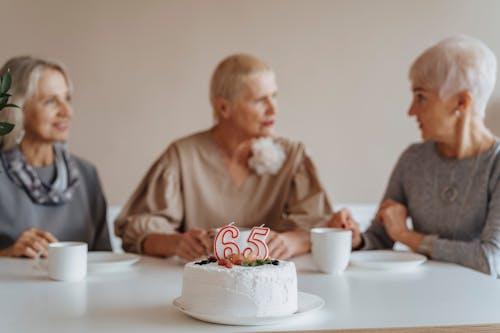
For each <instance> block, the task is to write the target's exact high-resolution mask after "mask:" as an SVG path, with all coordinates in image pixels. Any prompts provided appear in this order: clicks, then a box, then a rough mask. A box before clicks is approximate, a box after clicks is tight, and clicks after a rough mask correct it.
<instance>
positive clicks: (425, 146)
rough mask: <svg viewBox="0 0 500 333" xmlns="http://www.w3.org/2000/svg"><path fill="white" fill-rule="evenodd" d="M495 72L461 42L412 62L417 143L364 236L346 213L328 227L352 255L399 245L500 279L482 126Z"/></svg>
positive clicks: (468, 41)
mask: <svg viewBox="0 0 500 333" xmlns="http://www.w3.org/2000/svg"><path fill="white" fill-rule="evenodd" d="M496 69H497V65H496V59H495V55H494V54H493V52H492V51H491V50H490V49H489V48H488V47H487V46H486V45H485V44H484V43H482V42H481V41H479V40H477V39H474V38H471V37H466V36H457V37H451V38H447V39H444V40H443V41H441V42H439V43H437V44H436V45H434V46H432V47H431V48H429V49H427V50H426V51H425V52H423V53H422V54H421V55H420V56H419V57H418V58H417V59H416V60H415V62H414V63H413V65H412V66H411V68H410V73H409V77H410V80H411V83H412V91H413V102H412V104H411V106H410V109H409V112H408V113H409V115H410V116H412V117H415V118H416V120H417V122H418V125H419V129H420V131H421V134H422V139H423V140H424V142H422V143H417V144H413V145H411V146H410V147H408V148H407V149H406V151H404V152H403V154H402V155H401V157H400V158H399V161H398V162H397V164H396V166H395V168H394V170H393V172H392V175H391V177H390V181H389V185H388V186H387V190H386V193H385V195H384V198H383V201H382V203H381V205H380V208H379V210H378V212H377V214H376V217H375V219H374V221H373V223H372V224H371V226H370V227H369V228H368V230H367V231H366V232H364V233H363V234H360V233H359V229H358V226H357V224H356V223H355V222H354V221H353V220H352V217H351V215H350V213H349V212H348V211H347V210H342V211H340V212H338V213H337V214H335V216H334V218H333V219H332V220H331V221H330V225H331V226H336V227H343V228H348V229H351V230H352V231H353V243H352V245H353V249H363V250H370V249H378V248H391V247H392V246H393V244H394V242H400V243H403V244H405V245H407V246H408V247H409V248H411V249H412V250H413V251H416V252H420V253H422V254H425V255H427V256H428V257H430V258H431V259H434V260H440V261H446V262H452V263H456V264H459V265H463V266H467V267H470V268H472V269H475V270H478V271H481V272H484V273H487V274H490V275H491V276H494V277H499V276H500V183H499V181H500V144H499V142H498V140H497V138H496V137H495V136H494V135H493V134H492V133H491V131H490V130H489V129H488V128H487V127H486V126H485V124H484V120H483V119H484V115H485V109H486V104H487V102H488V99H489V97H490V95H491V93H492V91H493V87H494V85H495V80H496ZM408 217H410V218H411V220H412V222H413V230H410V229H408V227H407V224H406V220H407V218H408Z"/></svg>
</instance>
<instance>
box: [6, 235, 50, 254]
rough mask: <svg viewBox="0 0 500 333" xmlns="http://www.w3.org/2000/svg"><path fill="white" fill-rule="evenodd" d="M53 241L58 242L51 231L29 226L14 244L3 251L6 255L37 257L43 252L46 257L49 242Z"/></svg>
mask: <svg viewBox="0 0 500 333" xmlns="http://www.w3.org/2000/svg"><path fill="white" fill-rule="evenodd" d="M53 242H57V238H55V237H54V236H53V235H52V234H51V233H50V232H48V231H43V230H39V229H35V228H29V229H28V230H25V231H24V232H23V233H22V234H21V235H20V236H19V238H18V239H17V240H16V242H15V243H14V245H12V246H11V247H9V248H7V249H5V250H3V251H2V252H3V255H6V256H11V257H28V258H35V257H36V255H37V254H38V253H39V252H42V256H43V257H45V256H46V255H47V249H48V247H49V244H50V243H53Z"/></svg>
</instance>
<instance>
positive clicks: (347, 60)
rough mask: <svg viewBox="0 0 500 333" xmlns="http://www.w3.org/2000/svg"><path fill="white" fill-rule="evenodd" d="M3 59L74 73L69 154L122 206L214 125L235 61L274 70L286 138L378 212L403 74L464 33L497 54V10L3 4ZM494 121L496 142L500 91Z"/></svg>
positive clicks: (401, 126)
mask: <svg viewBox="0 0 500 333" xmlns="http://www.w3.org/2000/svg"><path fill="white" fill-rule="evenodd" d="M0 6H1V7H0V8H1V9H0V11H1V13H2V15H1V19H0V29H1V31H2V46H1V47H0V61H1V62H4V61H5V60H7V59H8V58H10V57H11V56H14V55H20V54H32V55H36V56H40V57H46V58H51V59H57V60H60V61H62V62H63V63H65V64H66V66H67V67H68V69H69V72H70V75H71V77H72V79H73V82H74V86H75V94H74V107H75V111H76V112H75V117H74V121H73V127H72V132H71V138H70V146H71V149H72V151H73V152H74V153H76V154H78V155H80V156H82V157H84V158H86V159H88V160H90V161H92V162H93V163H94V164H96V165H97V167H98V169H99V172H100V176H101V178H102V181H103V185H104V189H105V192H106V194H107V197H108V201H109V203H110V204H112V205H115V204H120V203H123V202H124V201H125V200H126V199H127V198H128V196H129V195H130V194H131V192H132V190H133V189H134V188H135V186H136V185H137V183H138V182H139V180H140V178H141V177H142V176H143V174H144V173H145V172H146V170H147V168H148V167H149V166H150V165H151V163H152V162H153V160H154V159H156V157H157V156H158V155H159V154H160V153H161V152H162V151H163V150H164V149H165V148H166V146H167V145H168V144H169V143H170V142H171V141H172V140H174V139H175V138H177V137H179V136H183V135H186V134H189V133H192V132H194V131H198V130H202V129H205V128H207V127H209V126H210V125H211V124H212V119H211V110H210V106H209V102H208V82H209V78H210V75H211V72H212V70H213V68H214V67H215V65H216V64H217V63H218V61H220V60H221V59H222V58H223V57H225V56H227V55H229V54H231V53H234V52H246V53H252V54H255V55H258V56H260V57H262V58H263V59H265V60H266V61H267V62H268V63H270V64H271V65H272V66H273V67H274V68H275V70H276V72H277V75H278V84H279V87H280V92H279V103H280V114H279V118H278V132H279V134H281V135H284V136H288V137H291V138H294V139H296V140H301V141H303V142H304V143H305V144H306V146H307V148H308V152H309V154H310V155H311V156H312V158H313V160H314V161H315V163H316V165H317V168H318V169H319V173H320V176H321V178H322V180H323V182H324V185H325V187H326V189H327V190H328V192H329V194H330V197H331V199H332V201H334V202H377V201H378V200H379V199H380V197H381V195H382V192H383V191H384V188H385V184H386V182H387V179H388V177H389V174H390V172H391V169H392V167H393V165H394V163H395V161H396V160H397V158H398V156H399V154H400V153H401V152H402V150H403V149H404V148H405V147H406V146H407V145H408V144H409V143H411V142H414V141H418V140H419V133H418V130H417V126H416V125H415V121H414V120H412V119H410V118H408V117H407V115H406V111H407V107H408V105H409V103H410V99H411V94H410V91H409V82H408V80H407V70H408V66H409V64H410V63H411V61H412V60H413V59H414V58H415V57H416V56H417V55H418V53H420V52H421V51H422V50H423V49H424V48H426V47H428V46H430V45H431V44H433V43H435V42H437V41H438V40H440V39H441V38H444V37H446V36H449V35H452V34H457V33H464V34H469V35H472V36H476V37H478V38H480V39H482V40H483V41H485V42H486V43H487V44H488V45H489V46H490V47H491V48H492V50H493V51H494V52H495V53H496V54H497V55H500V35H499V31H500V1H496V0H490V1H487V0H482V1H481V0H475V1H465V0H420V1H404V0H379V1H369V0H366V1H360V0H345V1H344V0H337V1H336V0H330V1H319V0H309V1H306V0H304V1H297V0H289V1H284V0H279V1H277V0H274V1H273V0H267V1H232V0H228V1H225V0H224V1H223V0H218V1H195V0H172V1H160V0H141V1H125V0H122V1H120V0H86V1H69V0H43V1H42V0H0ZM489 109H490V110H489V113H488V117H487V123H488V124H489V125H490V127H491V128H492V129H493V130H494V131H495V132H496V133H497V134H500V110H499V109H500V89H499V88H498V87H497V88H496V90H495V92H494V96H493V98H492V100H491V103H490V107H489Z"/></svg>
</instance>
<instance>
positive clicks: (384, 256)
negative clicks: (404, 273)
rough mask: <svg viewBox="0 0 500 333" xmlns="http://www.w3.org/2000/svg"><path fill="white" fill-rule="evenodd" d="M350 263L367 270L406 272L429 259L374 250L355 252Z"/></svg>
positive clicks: (398, 252)
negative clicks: (405, 270)
mask: <svg viewBox="0 0 500 333" xmlns="http://www.w3.org/2000/svg"><path fill="white" fill-rule="evenodd" d="M350 261H351V264H352V265H355V266H360V267H365V268H371V269H381V270H393V269H394V270H404V269H408V268H413V267H415V266H418V265H420V264H422V263H424V262H425V261H427V257H425V256H423V255H421V254H418V253H413V252H407V251H392V250H374V251H356V252H353V253H351V258H350Z"/></svg>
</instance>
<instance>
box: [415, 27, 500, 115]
mask: <svg viewBox="0 0 500 333" xmlns="http://www.w3.org/2000/svg"><path fill="white" fill-rule="evenodd" d="M496 73H497V61H496V57H495V54H494V53H493V52H492V51H491V50H490V49H489V48H488V47H487V46H486V45H485V44H484V43H483V42H482V41H480V40H478V39H476V38H472V37H469V36H453V37H449V38H446V39H444V40H442V41H440V42H438V43H437V44H436V45H434V46H432V47H430V48H428V49H427V50H425V51H424V52H423V53H422V54H421V55H420V56H419V57H418V58H417V59H416V60H415V62H414V63H413V65H412V66H411V67H410V72H409V77H410V80H411V81H412V83H413V85H414V86H424V87H426V88H429V89H435V90H437V91H438V93H439V96H440V97H441V98H449V97H451V96H452V95H454V94H457V93H460V92H463V91H469V92H470V94H471V96H472V103H473V106H474V111H475V112H476V113H478V114H479V115H480V116H481V117H482V118H484V115H485V112H486V104H487V103H488V99H489V98H490V96H491V93H492V92H493V88H494V87H495V81H496Z"/></svg>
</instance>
